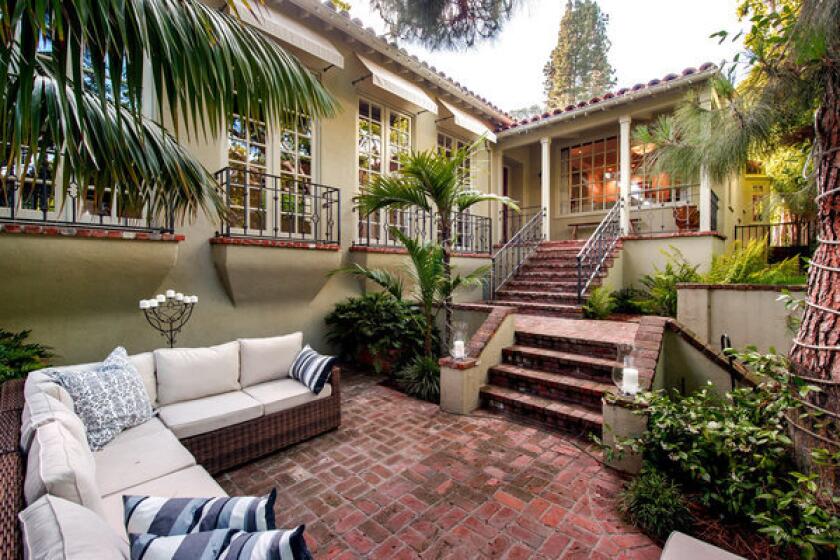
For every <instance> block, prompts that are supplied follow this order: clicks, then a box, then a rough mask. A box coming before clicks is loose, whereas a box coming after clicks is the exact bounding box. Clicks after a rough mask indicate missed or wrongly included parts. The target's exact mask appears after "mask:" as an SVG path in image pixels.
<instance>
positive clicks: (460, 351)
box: [452, 340, 467, 360]
mask: <svg viewBox="0 0 840 560" xmlns="http://www.w3.org/2000/svg"><path fill="white" fill-rule="evenodd" d="M466 355H467V353H466V351H465V350H464V341H463V340H456V341H455V343H454V346H453V348H452V356H453V357H454V358H455V359H456V360H461V359H463V358H464V357H465V356H466Z"/></svg>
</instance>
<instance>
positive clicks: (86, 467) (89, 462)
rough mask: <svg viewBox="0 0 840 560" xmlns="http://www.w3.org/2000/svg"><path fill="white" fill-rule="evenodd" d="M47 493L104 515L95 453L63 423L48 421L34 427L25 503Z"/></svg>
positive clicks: (25, 485) (25, 486) (32, 501)
mask: <svg viewBox="0 0 840 560" xmlns="http://www.w3.org/2000/svg"><path fill="white" fill-rule="evenodd" d="M44 494H52V495H53V496H57V497H59V498H64V499H65V500H70V501H71V502H74V503H77V504H79V505H82V506H85V507H86V508H88V509H91V510H93V511H95V512H96V513H99V514H100V515H102V514H103V510H102V498H101V497H100V493H99V488H97V486H96V463H95V462H94V460H93V454H92V453H91V451H90V448H88V446H87V445H85V444H84V443H81V442H79V440H78V439H76V437H75V436H73V435H72V434H71V433H70V432H69V430H67V428H65V427H64V425H63V424H62V423H61V422H49V423H47V424H44V425H43V426H41V427H40V428H38V429H37V430H35V435H34V436H33V438H32V445H31V446H30V448H29V454H28V455H27V463H26V480H24V483H23V495H24V497H25V498H26V503H27V504H31V503H34V502H35V500H37V499H38V498H40V497H41V496H43V495H44Z"/></svg>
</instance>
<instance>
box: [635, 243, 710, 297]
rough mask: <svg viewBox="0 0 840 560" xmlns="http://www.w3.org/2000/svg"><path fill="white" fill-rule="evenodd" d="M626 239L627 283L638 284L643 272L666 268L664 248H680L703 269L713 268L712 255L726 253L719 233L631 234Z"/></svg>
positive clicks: (665, 249)
mask: <svg viewBox="0 0 840 560" xmlns="http://www.w3.org/2000/svg"><path fill="white" fill-rule="evenodd" d="M623 243H624V251H623V257H622V258H623V261H624V263H623V273H624V285H625V286H627V287H629V286H636V287H638V285H639V279H640V278H641V277H642V276H644V275H645V274H650V273H652V272H654V270H655V269H656V268H657V267H658V268H660V269H662V268H664V267H665V265H666V264H667V263H668V256H667V255H666V254H665V253H664V252H671V251H672V250H673V249H678V250H679V251H680V252H681V253H682V254H683V256H684V257H685V259H686V260H687V261H688V262H689V263H691V264H693V265H698V266H699V268H698V270H699V271H700V272H701V273H702V272H706V271H708V270H709V267H710V266H711V262H712V256H713V255H719V254H720V253H722V252H723V247H724V241H723V239H721V238H720V237H718V236H716V235H702V236H689V237H679V236H668V237H663V238H655V237H654V238H644V239H638V238H630V239H625V240H624V241H623Z"/></svg>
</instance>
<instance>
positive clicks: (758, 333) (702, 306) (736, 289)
mask: <svg viewBox="0 0 840 560" xmlns="http://www.w3.org/2000/svg"><path fill="white" fill-rule="evenodd" d="M792 289H793V290H795V291H794V294H795V295H796V292H797V291H798V292H799V296H800V297H801V295H802V291H803V288H801V287H799V288H798V289H797V288H792ZM780 293H781V291H780V288H778V287H775V286H749V285H747V286H737V285H735V286H705V285H688V286H682V287H680V288H679V289H678V290H677V320H678V321H679V322H680V323H682V324H684V325H685V326H686V327H688V328H689V329H690V330H692V331H693V332H694V333H696V334H697V336H698V338H700V340H702V341H703V342H706V343H707V344H711V345H713V346H717V345H719V344H720V337H721V335H722V334H728V335H729V337H730V338H731V339H732V345H733V346H734V347H735V348H743V347H745V346H747V345H754V346H756V347H757V348H758V349H759V350H760V351H767V350H769V349H770V347H774V348H775V349H776V351H778V352H780V353H785V354H786V353H787V352H788V350H790V346H791V339H792V335H791V333H790V332H789V331H788V328H787V323H786V318H787V316H788V313H789V312H788V311H787V310H786V309H785V306H784V303H783V302H780V301H776V300H777V298H778V297H779V295H780Z"/></svg>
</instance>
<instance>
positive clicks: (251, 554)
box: [129, 525, 312, 560]
mask: <svg viewBox="0 0 840 560" xmlns="http://www.w3.org/2000/svg"><path fill="white" fill-rule="evenodd" d="M304 529H305V527H304V526H303V525H301V526H299V527H297V528H296V529H285V530H284V529H279V530H275V531H262V532H259V533H247V532H245V531H236V530H233V529H216V530H215V531H204V532H202V533H192V534H190V535H175V536H169V537H160V536H157V535H150V534H146V533H144V534H142V535H134V534H132V535H130V536H129V540H130V541H131V560H311V559H312V554H310V552H309V549H308V548H307V547H306V540H305V539H304V537H303V531H304Z"/></svg>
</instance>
